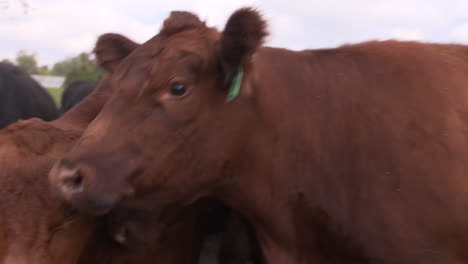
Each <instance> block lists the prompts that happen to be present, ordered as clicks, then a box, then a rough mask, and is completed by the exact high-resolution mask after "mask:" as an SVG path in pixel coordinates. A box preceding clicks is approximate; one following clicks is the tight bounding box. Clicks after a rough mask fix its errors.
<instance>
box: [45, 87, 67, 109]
mask: <svg viewBox="0 0 468 264" xmlns="http://www.w3.org/2000/svg"><path fill="white" fill-rule="evenodd" d="M46 90H47V91H48V92H49V93H50V95H52V97H53V98H54V101H55V104H56V105H57V107H58V108H60V103H61V102H60V99H61V98H62V93H63V88H46Z"/></svg>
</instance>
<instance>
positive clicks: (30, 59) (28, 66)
mask: <svg viewBox="0 0 468 264" xmlns="http://www.w3.org/2000/svg"><path fill="white" fill-rule="evenodd" d="M16 64H17V65H18V66H19V67H20V68H22V69H23V70H25V71H26V72H28V73H29V74H34V73H37V72H38V70H39V69H38V67H37V60H36V54H35V53H28V52H27V51H25V50H20V51H19V52H18V54H17V55H16Z"/></svg>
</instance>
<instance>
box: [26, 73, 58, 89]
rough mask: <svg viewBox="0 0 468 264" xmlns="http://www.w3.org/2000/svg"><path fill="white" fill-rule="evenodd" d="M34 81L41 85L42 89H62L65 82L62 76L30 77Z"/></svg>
mask: <svg viewBox="0 0 468 264" xmlns="http://www.w3.org/2000/svg"><path fill="white" fill-rule="evenodd" d="M31 76H32V77H33V79H34V80H36V81H37V82H38V83H40V84H41V86H42V87H44V88H62V85H63V83H64V82H65V77H63V76H52V75H35V74H33V75H31Z"/></svg>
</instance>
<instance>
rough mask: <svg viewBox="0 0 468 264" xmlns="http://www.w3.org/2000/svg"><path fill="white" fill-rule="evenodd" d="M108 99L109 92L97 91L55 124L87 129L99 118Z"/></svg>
mask: <svg viewBox="0 0 468 264" xmlns="http://www.w3.org/2000/svg"><path fill="white" fill-rule="evenodd" d="M108 98H109V93H108V92H101V91H95V92H93V93H91V94H90V95H89V96H87V97H86V98H85V99H84V100H83V101H82V102H80V103H79V104H78V105H76V106H75V107H73V108H72V109H71V110H70V111H68V112H66V113H65V114H64V115H63V116H62V117H60V118H58V119H57V120H55V121H53V122H54V124H56V125H59V126H66V127H73V129H85V128H86V127H87V126H88V125H89V123H91V121H93V120H94V118H95V117H96V116H97V114H98V113H99V111H100V110H101V109H102V107H103V105H104V104H105V103H106V102H107V100H108Z"/></svg>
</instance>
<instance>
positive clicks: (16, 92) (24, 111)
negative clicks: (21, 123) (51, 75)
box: [0, 63, 58, 128]
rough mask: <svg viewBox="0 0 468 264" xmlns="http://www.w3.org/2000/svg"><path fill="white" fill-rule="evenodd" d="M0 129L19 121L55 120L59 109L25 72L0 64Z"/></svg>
mask: <svg viewBox="0 0 468 264" xmlns="http://www.w3.org/2000/svg"><path fill="white" fill-rule="evenodd" d="M0 94H1V97H0V128H2V127H5V126H6V125H8V124H10V123H13V122H15V121H16V120H19V119H28V118H32V117H38V118H41V119H43V120H53V119H55V118H57V116H58V110H57V107H56V105H55V103H54V101H53V99H52V97H51V96H50V95H49V94H48V93H47V91H46V90H45V89H44V88H42V87H41V86H40V84H39V83H37V82H36V81H35V80H34V79H32V78H31V77H30V76H29V75H28V74H27V73H26V72H25V71H23V70H21V69H20V68H18V67H16V66H14V65H11V64H8V63H0Z"/></svg>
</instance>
